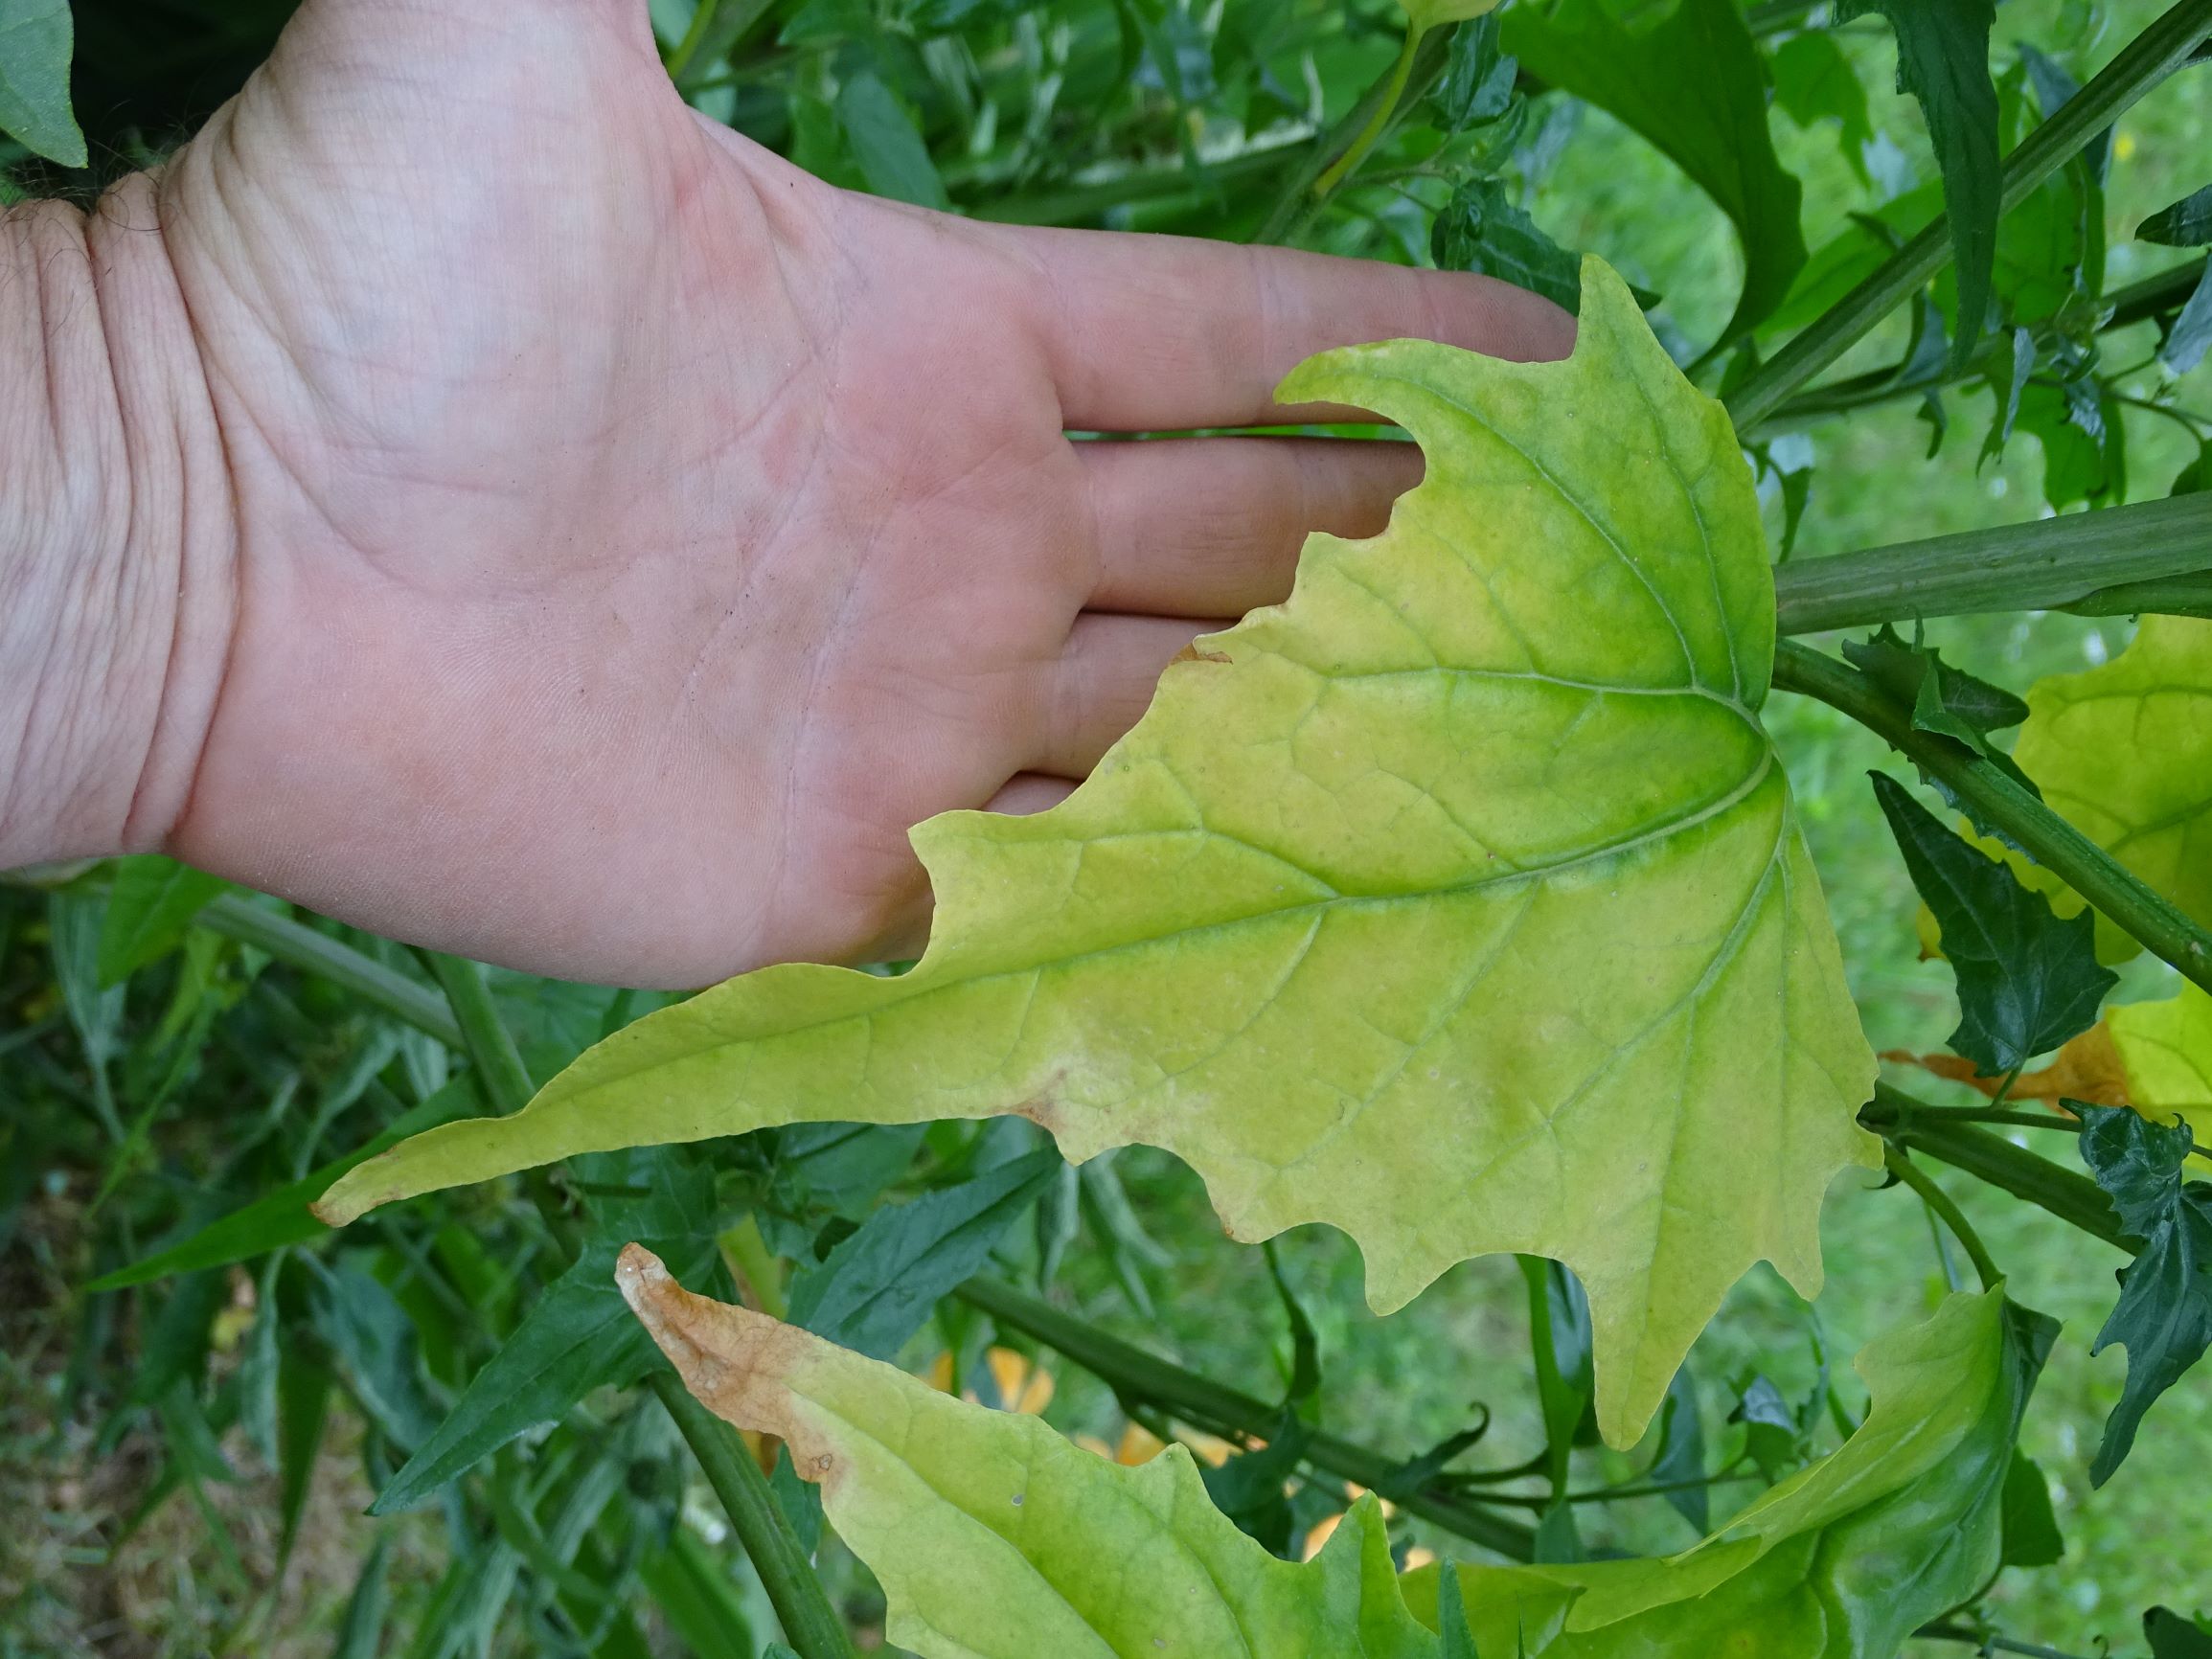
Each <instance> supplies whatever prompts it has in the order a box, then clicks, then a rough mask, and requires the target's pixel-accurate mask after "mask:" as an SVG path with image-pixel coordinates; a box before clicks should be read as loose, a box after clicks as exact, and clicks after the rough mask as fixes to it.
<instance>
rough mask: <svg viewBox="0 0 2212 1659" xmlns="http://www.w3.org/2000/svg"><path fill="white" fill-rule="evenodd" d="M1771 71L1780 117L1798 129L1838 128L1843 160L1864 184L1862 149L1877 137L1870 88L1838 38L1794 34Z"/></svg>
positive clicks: (1814, 31) (1814, 32)
mask: <svg viewBox="0 0 2212 1659" xmlns="http://www.w3.org/2000/svg"><path fill="white" fill-rule="evenodd" d="M1773 70H1774V102H1776V103H1778V104H1780V105H1781V106H1782V112H1783V113H1784V114H1785V115H1787V116H1789V117H1790V120H1791V121H1793V122H1795V123H1796V124H1797V125H1799V126H1807V127H1809V126H1811V125H1813V124H1814V123H1815V122H1820V121H1835V122H1836V123H1837V124H1838V125H1839V126H1840V129H1841V130H1840V131H1839V132H1838V134H1837V140H1838V142H1839V143H1840V144H1841V146H1842V149H1843V159H1844V160H1845V161H1846V162H1848V163H1850V165H1851V170H1853V171H1854V172H1856V173H1858V174H1859V177H1861V178H1864V177H1865V176H1866V160H1865V155H1864V150H1863V147H1864V146H1865V145H1866V144H1867V142H1868V141H1869V140H1871V139H1872V138H1873V137H1874V124H1873V122H1872V121H1871V120H1870V119H1869V118H1868V116H1867V112H1866V88H1865V87H1864V86H1862V85H1860V84H1859V72H1858V71H1857V70H1855V69H1853V68H1852V67H1851V59H1850V58H1848V57H1845V56H1844V55H1843V48H1842V47H1841V46H1839V45H1837V44H1836V36H1835V35H1833V34H1829V33H1828V32H1827V31H1826V30H1823V29H1809V30H1807V31H1806V32H1805V33H1804V34H1792V35H1791V36H1790V38H1789V39H1788V40H1785V41H1784V42H1783V43H1782V44H1781V45H1780V46H1778V47H1777V48H1775V51H1774V58H1773Z"/></svg>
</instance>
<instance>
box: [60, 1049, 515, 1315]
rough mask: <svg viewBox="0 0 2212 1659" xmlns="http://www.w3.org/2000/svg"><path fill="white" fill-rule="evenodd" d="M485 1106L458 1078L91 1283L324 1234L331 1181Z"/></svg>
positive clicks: (104, 1284)
mask: <svg viewBox="0 0 2212 1659" xmlns="http://www.w3.org/2000/svg"><path fill="white" fill-rule="evenodd" d="M483 1110H484V1105H483V1102H482V1101H481V1099H480V1098H479V1097H478V1096H477V1094H476V1090H475V1085H474V1084H473V1083H472V1082H471V1081H470V1080H469V1079H467V1078H456V1079H454V1080H453V1081H452V1082H449V1083H447V1084H446V1085H445V1087H444V1088H442V1089H440V1090H439V1091H438V1092H437V1093H436V1094H434V1095H432V1096H431V1097H430V1098H429V1099H428V1100H426V1101H424V1102H422V1104H421V1105H419V1106H417V1107H416V1108H415V1109H414V1110H413V1111H411V1112H407V1113H405V1114H403V1115H402V1116H400V1117H399V1118H396V1119H395V1120H393V1122H392V1125H391V1126H390V1127H389V1128H387V1129H385V1131H384V1132H383V1133H382V1134H380V1135H378V1136H376V1139H374V1140H372V1141H370V1142H368V1143H367V1144H366V1145H365V1146H363V1147H362V1148H360V1149H359V1150H358V1151H354V1152H350V1153H348V1154H347V1155H346V1156H345V1157H343V1158H339V1159H336V1160H335V1161H333V1162H331V1163H328V1164H325V1165H324V1166H323V1167H322V1168H321V1169H319V1170H316V1171H315V1172H314V1173H313V1174H311V1175H308V1176H304V1177H303V1178H301V1179H300V1180H297V1181H294V1182H292V1183H291V1184H290V1185H289V1186H286V1187H280V1188H279V1189H278V1190H277V1191H276V1192H274V1193H270V1194H269V1195H268V1196H267V1197H265V1198H257V1199H255V1200H254V1201H253V1202H252V1203H251V1204H248V1205H247V1206H246V1207H245V1208H244V1209H242V1210H234V1211H232V1212H231V1214H229V1215H228V1216H224V1217H223V1218H222V1219H221V1220H219V1221H213V1222H210V1223H209V1224H208V1225H207V1226H205V1227H203V1228H201V1229H200V1230H199V1231H198V1232H196V1233H194V1235H193V1236H192V1237H191V1238H189V1239H186V1240H185V1241H184V1242H183V1243H181V1244H177V1245H174V1246H172V1247H171V1248H170V1249H167V1250H164V1251H162V1252H161V1253H160V1254H159V1255H155V1256H149V1257H148V1258H147V1259H146V1260H145V1261H136V1262H133V1263H132V1264H131V1265H129V1266H128V1267H123V1268H119V1269H117V1270H116V1271H115V1272H113V1273H110V1274H108V1275H107V1276H106V1277H104V1278H103V1279H97V1280H95V1281H93V1283H92V1284H91V1285H90V1288H91V1289H93V1290H121V1289H124V1288H125V1287H126V1286H129V1285H132V1284H145V1283H147V1282H148V1280H152V1279H161V1278H164V1277H166V1276H168V1275H169V1274H171V1273H191V1272H194V1271H197V1270H198V1269H200V1268H202V1267H222V1266H227V1265H228V1264H229V1263H231V1262H233V1261H246V1260H247V1259H248V1258H250V1257H254V1256H259V1255H261V1254H262V1253H263V1252H264V1251H269V1250H274V1249H276V1248H277V1247H279V1246H280V1245H284V1244H298V1243H302V1242H304V1241H305V1240H307V1239H319V1238H322V1237H324V1236H325V1235H327V1234H328V1233H329V1232H330V1229H329V1228H328V1227H326V1226H324V1225H323V1223H322V1222H320V1221H318V1220H316V1219H315V1217H314V1216H312V1215H310V1214H309V1213H308V1205H310V1204H312V1203H313V1202H314V1201H315V1200H316V1199H318V1198H320V1197H321V1196H322V1195H323V1194H324V1193H327V1192H329V1191H330V1189H331V1183H332V1182H333V1181H335V1180H336V1179H337V1178H338V1177H339V1176H340V1175H343V1174H344V1173H345V1172H346V1171H347V1170H351V1169H352V1168H353V1166H354V1165H356V1164H360V1163H364V1162H366V1161H367V1160H368V1159H370V1158H373V1157H375V1156H376V1154H377V1153H378V1152H381V1151H384V1150H386V1149H387V1148H391V1147H395V1146H398V1145H399V1143H400V1142H401V1141H403V1140H405V1139H407V1137H409V1136H410V1135H414V1134H417V1133H419V1132H421V1131H422V1130H424V1129H430V1128H435V1127H437V1126H438V1125H440V1124H448V1123H451V1122H452V1121H453V1120H454V1119H456V1118H467V1117H474V1116H476V1115H478V1114H479V1113H481V1112H482V1111H483Z"/></svg>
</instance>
